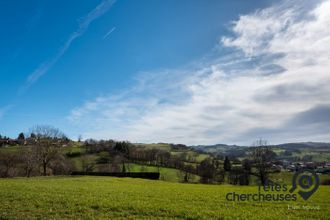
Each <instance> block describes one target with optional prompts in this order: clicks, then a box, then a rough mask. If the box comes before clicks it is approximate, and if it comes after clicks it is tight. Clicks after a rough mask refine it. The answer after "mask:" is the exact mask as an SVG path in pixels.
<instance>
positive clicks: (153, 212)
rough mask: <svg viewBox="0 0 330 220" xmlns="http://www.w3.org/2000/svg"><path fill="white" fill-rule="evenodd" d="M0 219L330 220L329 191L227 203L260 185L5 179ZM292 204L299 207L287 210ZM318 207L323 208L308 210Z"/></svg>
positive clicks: (325, 188)
mask: <svg viewBox="0 0 330 220" xmlns="http://www.w3.org/2000/svg"><path fill="white" fill-rule="evenodd" d="M0 188H1V191H0V219H40V218H47V219H72V218H74V219H77V218H80V219H109V218H110V219H111V218H122V219H134V218H138V219H141V218H145V219H150V218H158V219H174V218H177V219H223V218H224V219H328V218H329V215H330V209H329V205H330V200H329V197H330V187H329V186H321V187H320V188H319V190H318V191H317V192H316V193H315V194H314V195H313V196H312V197H311V198H310V199H309V200H308V201H307V202H305V201H303V200H302V199H301V198H300V197H298V201H296V202H291V203H288V202H228V201H226V198H225V196H226V194H227V193H228V192H236V193H257V192H258V189H257V187H256V186H246V187H242V186H230V185H201V184H180V183H170V182H164V181H152V180H142V179H130V178H112V177H44V178H42V177H38V178H30V179H27V178H15V179H1V180H0ZM288 204H290V205H295V207H300V208H299V209H295V210H293V209H288ZM303 205H307V206H308V207H319V210H308V209H305V208H303Z"/></svg>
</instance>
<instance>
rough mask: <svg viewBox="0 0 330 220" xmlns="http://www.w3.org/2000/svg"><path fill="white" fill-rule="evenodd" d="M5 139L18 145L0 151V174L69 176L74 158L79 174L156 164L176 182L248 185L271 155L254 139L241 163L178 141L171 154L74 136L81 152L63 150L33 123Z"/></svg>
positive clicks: (263, 175) (56, 137) (52, 134)
mask: <svg viewBox="0 0 330 220" xmlns="http://www.w3.org/2000/svg"><path fill="white" fill-rule="evenodd" d="M8 142H11V143H13V145H18V146H19V147H18V148H16V150H11V148H7V149H2V150H1V151H0V176H1V177H13V176H27V177H30V176H38V175H44V176H46V175H66V174H70V173H71V172H72V171H73V170H77V167H76V166H75V164H74V163H73V162H72V161H73V160H70V159H72V158H74V157H77V158H78V159H80V161H81V170H82V171H84V172H93V171H101V172H129V171H130V166H131V164H139V165H140V166H141V172H143V171H145V170H144V169H145V167H147V166H154V167H158V170H159V169H160V168H161V167H166V168H174V169H177V170H178V176H179V178H180V180H181V181H182V182H190V181H191V180H192V179H193V178H194V177H196V176H199V177H200V182H201V183H223V182H228V183H230V184H240V185H249V184H250V180H251V176H256V177H257V178H258V179H259V180H260V183H261V184H265V183H266V182H267V181H268V179H269V174H270V173H271V172H273V170H272V162H273V161H274V159H275V157H276V154H275V153H274V152H273V151H272V150H271V147H270V146H268V144H267V142H265V141H263V140H259V141H258V142H256V144H255V146H254V147H251V148H250V154H249V156H248V157H247V158H245V159H244V160H242V161H240V160H237V159H234V158H230V157H228V156H226V157H225V158H224V159H222V158H219V157H217V156H216V155H210V156H209V157H207V158H205V159H204V160H202V161H198V160H197V157H198V155H199V154H198V153H197V152H194V151H192V150H191V149H190V148H188V147H187V146H185V145H181V144H179V145H171V146H170V147H171V149H172V150H174V151H175V150H176V151H179V152H180V154H171V152H169V151H168V150H163V149H156V148H151V149H149V148H145V147H144V146H140V145H134V144H132V143H130V142H127V141H114V140H94V139H87V140H85V141H83V142H82V141H81V140H78V142H79V143H80V146H81V147H82V148H83V152H71V151H69V152H66V153H63V149H65V147H66V146H71V145H72V143H74V142H73V141H71V140H70V139H69V138H68V137H67V136H66V135H65V134H64V133H63V132H61V131H60V130H58V129H57V128H54V127H51V126H35V127H33V128H32V129H30V132H29V133H28V134H27V135H24V133H20V134H19V135H18V137H17V138H16V139H14V140H12V139H9V138H7V137H5V138H4V137H2V136H1V137H0V143H7V145H8ZM3 145H4V144H3ZM3 145H2V146H3ZM9 145H10V144H9ZM0 146H1V145H0ZM95 154H97V155H98V157H97V159H95V156H94V155H95ZM96 169H97V170H96Z"/></svg>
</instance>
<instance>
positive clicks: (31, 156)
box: [20, 147, 38, 177]
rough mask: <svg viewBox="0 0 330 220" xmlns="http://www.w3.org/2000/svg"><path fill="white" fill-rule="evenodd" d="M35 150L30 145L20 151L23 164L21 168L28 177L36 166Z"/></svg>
mask: <svg viewBox="0 0 330 220" xmlns="http://www.w3.org/2000/svg"><path fill="white" fill-rule="evenodd" d="M37 159H38V158H37V155H36V151H34V150H33V149H32V148H31V147H27V148H26V149H24V150H21V151H20V160H21V163H22V164H23V169H24V171H25V176H26V177H30V176H31V173H32V172H33V170H35V169H36V167H37V166H38V160H37Z"/></svg>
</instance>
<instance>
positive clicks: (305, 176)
mask: <svg viewBox="0 0 330 220" xmlns="http://www.w3.org/2000/svg"><path fill="white" fill-rule="evenodd" d="M319 185H320V180H319V177H318V175H317V174H316V173H315V172H314V171H312V170H300V171H297V172H296V173H295V174H294V175H293V177H292V188H291V189H290V190H289V187H288V186H287V185H286V184H279V183H274V182H271V181H270V182H269V183H267V184H265V185H260V184H259V186H258V192H257V193H237V192H229V193H227V194H226V200H227V201H232V202H235V201H259V202H267V201H268V202H270V201H273V202H276V201H297V197H298V196H297V194H299V195H300V196H301V197H302V198H303V199H304V200H307V199H309V198H310V197H311V196H312V195H313V194H314V193H315V192H316V190H317V189H318V187H319Z"/></svg>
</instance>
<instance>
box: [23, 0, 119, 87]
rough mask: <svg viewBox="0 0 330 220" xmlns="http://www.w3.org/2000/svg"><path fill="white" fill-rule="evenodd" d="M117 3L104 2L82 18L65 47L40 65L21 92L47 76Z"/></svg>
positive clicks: (105, 0)
mask: <svg viewBox="0 0 330 220" xmlns="http://www.w3.org/2000/svg"><path fill="white" fill-rule="evenodd" d="M114 3H115V0H103V1H102V2H101V3H100V4H99V5H98V6H97V7H96V8H94V9H93V10H92V11H91V12H89V13H88V14H87V15H86V16H85V17H83V18H81V19H80V21H79V27H78V29H77V30H76V31H75V32H73V33H72V34H71V35H70V36H69V37H68V39H67V40H66V41H65V43H64V45H63V46H62V47H61V48H60V49H59V51H58V52H57V54H55V55H54V56H53V57H52V58H50V59H49V60H47V61H45V62H44V63H42V64H40V65H39V67H38V68H37V69H35V70H34V71H33V72H32V73H31V74H30V75H29V76H28V78H27V80H26V83H25V85H24V87H23V88H22V89H21V90H20V91H21V92H22V91H25V90H26V89H27V88H29V87H30V86H31V85H32V84H33V83H35V82H36V81H37V80H38V79H39V78H40V77H41V76H42V75H44V74H46V73H47V72H48V71H49V70H50V69H51V68H52V67H53V66H54V65H55V64H56V63H57V62H58V60H59V59H60V58H61V57H62V56H63V55H64V53H65V52H66V51H67V50H68V49H69V48H70V46H71V44H72V42H73V41H74V40H75V39H77V38H78V37H80V36H81V35H83V34H84V33H85V32H86V30H87V29H88V27H89V25H90V24H91V23H92V22H93V21H94V20H95V19H97V18H99V17H100V16H102V15H103V14H104V13H106V12H107V11H108V10H109V9H110V7H111V6H112V5H113V4H114Z"/></svg>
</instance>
